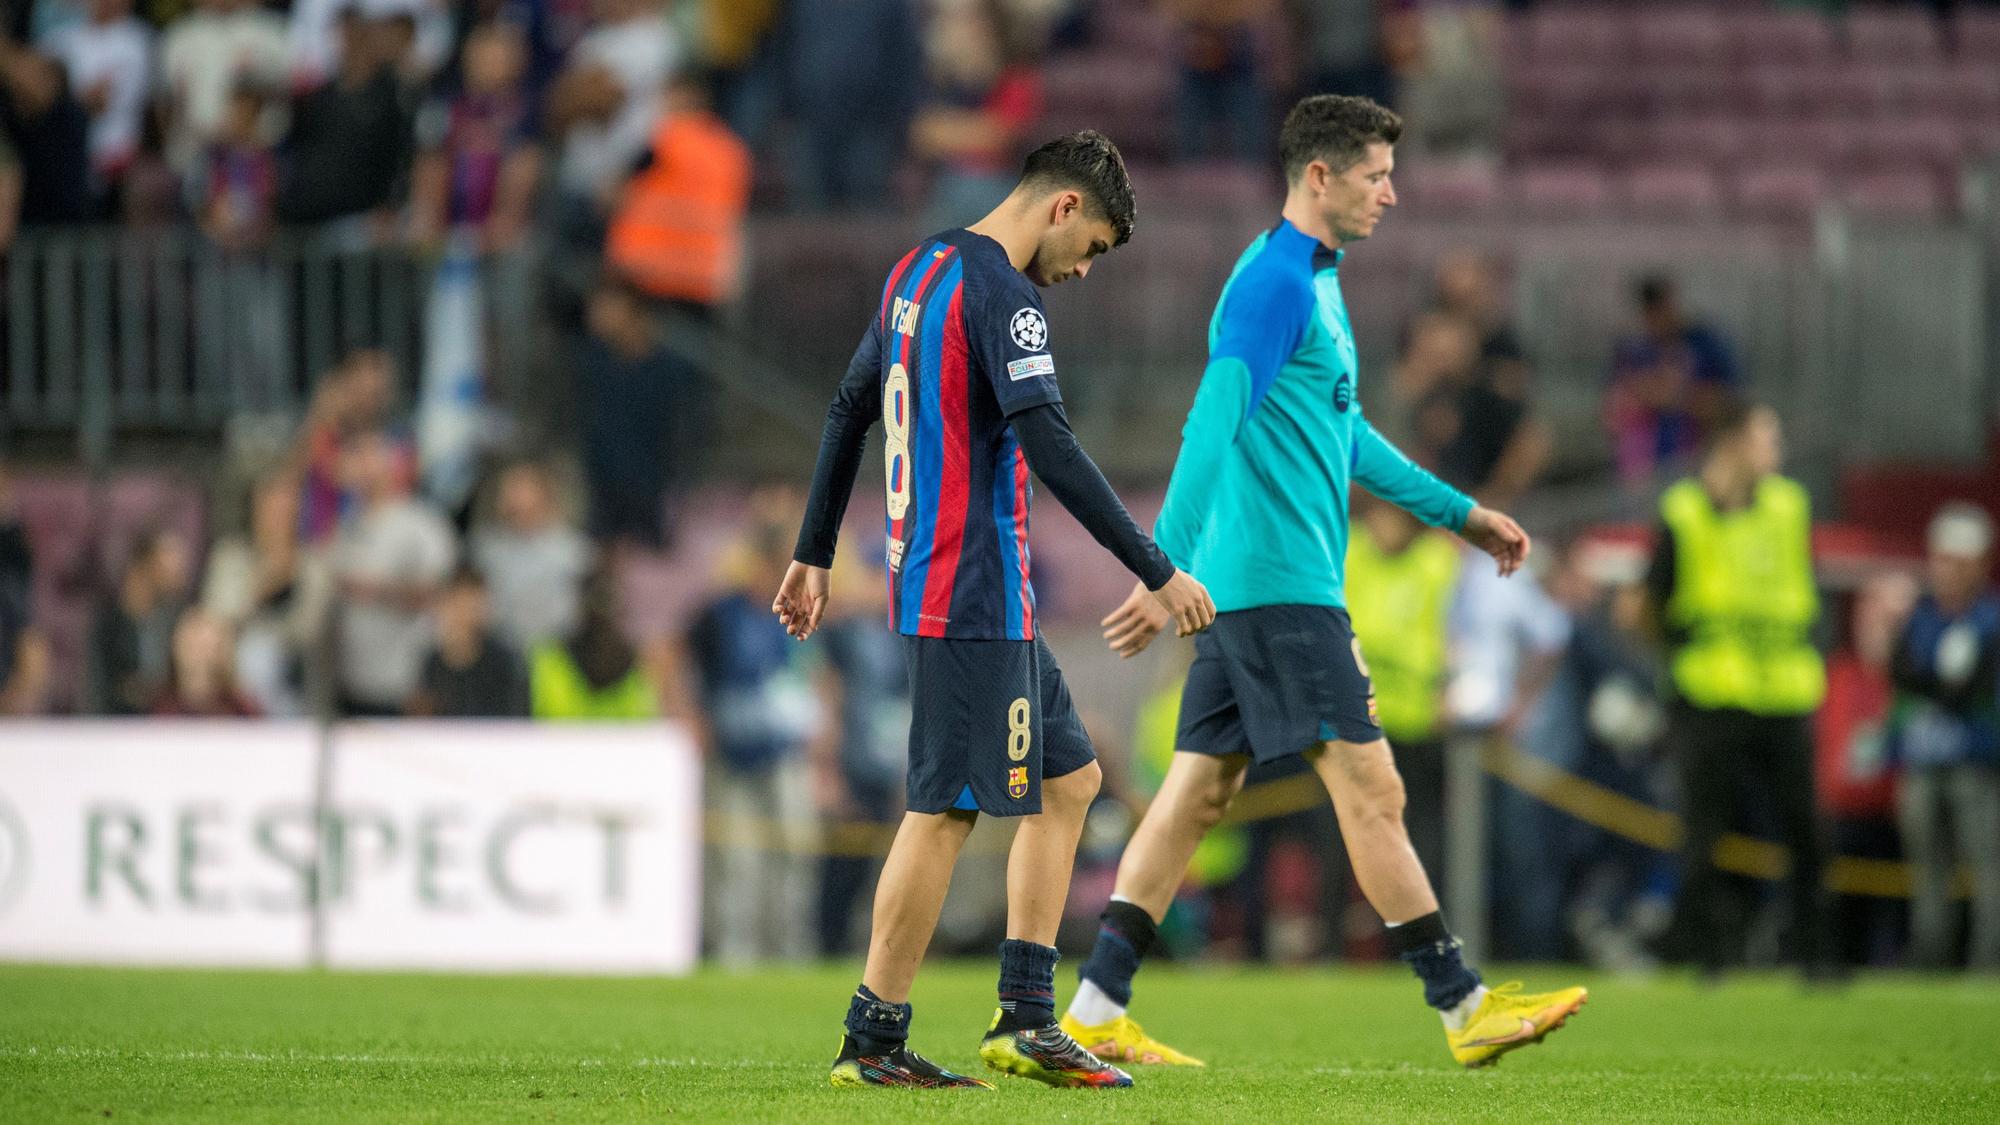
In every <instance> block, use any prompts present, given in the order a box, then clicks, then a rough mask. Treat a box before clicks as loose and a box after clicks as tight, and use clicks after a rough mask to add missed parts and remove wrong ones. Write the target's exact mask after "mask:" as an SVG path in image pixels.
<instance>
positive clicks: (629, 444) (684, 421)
mask: <svg viewBox="0 0 2000 1125" xmlns="http://www.w3.org/2000/svg"><path fill="white" fill-rule="evenodd" d="M577 367H578V373H579V375H580V376H581V379H582V383H583V385H582V387H581V395H580V397H581V398H582V399H583V472H584V481H585V486H586V488H587V490H588V492H589V494H590V534H591V536H592V537H593V538H595V539H597V540H598V541H599V542H632V543H637V544H641V545H645V546H653V547H657V546H661V545H663V544H664V543H665V542H666V539H667V532H668V531H669V530H670V528H669V527H668V526H667V525H665V524H663V520H664V519H665V517H664V515H663V511H662V504H663V503H665V502H666V500H667V499H668V498H669V496H670V495H671V496H672V497H674V498H678V496H679V495H680V493H681V492H682V491H683V490H685V489H686V488H687V485H688V481H689V477H690V475H691V473H692V471H693V465H694V462H695V459H696V455H697V451H698V449H699V446H700V440H699V438H698V437H697V433H698V429H697V427H698V426H699V422H698V421H697V420H696V418H695V410H694V408H693V406H692V404H693V403H696V402H698V401H699V397H698V391H697V389H696V388H695V387H694V386H692V385H691V384H692V382H693V380H694V378H695V375H694V372H693V371H692V369H691V368H689V366H688V365H687V364H686V363H684V362H682V361H681V360H680V359H678V358H677V357H676V356H674V354H673V353H671V352H669V351H668V350H667V348H666V346H665V345H664V344H663V343H661V341H660V330H659V326H658V325H657V324H655V323H654V321H653V317H652V315H651V313H650V312H649V311H648V310H647V307H646V303H645V300H644V299H643V298H642V297H641V296H640V295H639V294H638V293H637V292H635V291H634V290H633V289H632V288H631V287H630V286H629V285H626V284H623V283H621V282H619V281H617V280H616V279H609V278H607V279H606V280H605V281H604V282H602V283H601V284H599V286H598V287H597V291H596V292H595V293H593V294H592V295H591V298H590V336H589V337H588V338H587V339H586V340H585V341H584V343H583V347H582V352H581V355H580V358H579V362H578V364H577Z"/></svg>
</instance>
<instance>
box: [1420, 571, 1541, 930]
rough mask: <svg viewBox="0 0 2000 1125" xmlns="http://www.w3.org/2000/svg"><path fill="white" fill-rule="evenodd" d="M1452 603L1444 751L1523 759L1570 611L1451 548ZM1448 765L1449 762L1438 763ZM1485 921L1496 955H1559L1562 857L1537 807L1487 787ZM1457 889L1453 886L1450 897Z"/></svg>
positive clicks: (1506, 790)
mask: <svg viewBox="0 0 2000 1125" xmlns="http://www.w3.org/2000/svg"><path fill="white" fill-rule="evenodd" d="M1459 550H1460V552H1461V553H1462V555H1463V558H1462V560H1461V562H1460V567H1459V592H1458V598H1457V600H1456V601H1455V602H1453V603H1452V615H1451V616H1452V654H1451V666H1452V675H1451V683H1450V685H1449V686H1448V687H1447V688H1446V705H1447V707H1448V709H1449V712H1450V715H1451V718H1452V722H1453V725H1454V727H1455V728H1456V729H1455V730H1454V732H1453V735H1452V737H1451V745H1450V747H1449V748H1448V749H1447V751H1446V753H1447V755H1459V754H1463V755H1468V756H1471V755H1478V754H1480V753H1481V752H1482V751H1483V750H1484V749H1485V747H1486V745H1487V743H1488V742H1490V741H1491V740H1493V739H1494V738H1496V737H1497V738H1500V739H1503V740H1505V741H1507V742H1510V743H1512V744H1513V745H1514V746H1515V747H1516V748H1517V749H1520V750H1522V751H1524V752H1527V753H1531V754H1534V753H1539V752H1541V750H1542V748H1541V747H1539V746H1537V745H1536V744H1535V743H1534V741H1533V740H1532V739H1528V738H1526V737H1524V735H1525V733H1526V731H1527V725H1528V721H1529V720H1530V718H1531V717H1532V716H1533V715H1534V714H1535V713H1536V711H1537V709H1538V707H1539V705H1540V702H1541V698H1542V695H1543V693H1544V692H1545V691H1547V690H1548V688H1549V686H1550V685H1551V684H1552V683H1553V682H1554V680H1555V678H1556V675H1557V673H1558V672H1559V671H1560V670H1561V668H1562V662H1563V655H1564V653H1566V652H1567V651H1568V649H1569V644H1570V633H1571V622H1570V617H1569V614H1567V613H1565V612H1563V608H1562V606H1560V605H1558V604H1556V602H1555V601H1554V600H1553V599H1551V598H1550V597H1549V595H1548V593H1547V591H1545V590H1544V589H1543V588H1542V586H1541V583H1540V582H1538V581H1537V580H1536V578H1535V575H1534V574H1533V573H1531V572H1529V571H1521V572H1518V573H1516V574H1514V575H1513V576H1512V577H1509V578H1502V577H1500V574H1499V571H1498V568H1496V567H1495V566H1494V565H1493V560H1492V559H1490V558H1488V557H1487V556H1486V555H1485V554H1483V553H1481V552H1480V551H1478V550H1475V549H1473V548H1471V547H1469V546H1466V545H1463V544H1460V545H1459ZM1447 768H1449V762H1447ZM1486 805H1487V806H1488V807H1489V808H1491V809H1492V815H1493V818H1494V824H1493V830H1492V831H1491V832H1490V833H1488V834H1487V838H1488V839H1489V840H1491V841H1493V843H1494V848H1493V853H1492V856H1491V863H1492V869H1493V871H1494V872H1495V873H1496V875H1497V876H1498V879H1497V880H1496V882H1495V883H1494V884H1493V886H1492V888H1491V889H1492V892H1493V897H1492V904H1493V911H1492V917H1493V924H1494V928H1495V931H1496V936H1497V937H1498V938H1499V939H1500V940H1501V941H1502V942H1504V943H1505V944H1503V945H1502V946H1501V947H1500V948H1499V949H1496V950H1495V952H1496V953H1498V954H1500V955H1502V956H1509V957H1518V958H1523V959H1529V960H1558V959H1560V958H1561V956H1562V954H1563V949H1564V946H1565V939H1564V935H1563V924H1562V923H1563V914H1562V907H1563V887H1562V883H1563V877H1564V874H1565V870H1564V866H1565V863H1566V859H1567V857H1566V856H1565V855H1564V854H1563V851H1562V848H1561V846H1560V841H1559V840H1556V839H1554V838H1552V837H1551V836H1550V834H1549V833H1548V831H1547V826H1548V823H1549V820H1548V816H1549V814H1548V812H1547V808H1546V806H1544V805H1542V804H1541V803H1540V802H1538V801H1536V800H1534V799H1533V798H1531V797H1528V796H1527V795H1525V794H1523V793H1521V792H1520V791H1518V790H1515V789H1512V788H1511V787H1506V786H1497V787H1493V788H1492V790H1491V792H1490V795H1489V796H1488V799H1487V801H1486ZM1463 890H1465V888H1462V887H1459V886H1457V885H1456V884H1454V891H1453V895H1454V897H1457V895H1458V893H1459V892H1460V891H1463Z"/></svg>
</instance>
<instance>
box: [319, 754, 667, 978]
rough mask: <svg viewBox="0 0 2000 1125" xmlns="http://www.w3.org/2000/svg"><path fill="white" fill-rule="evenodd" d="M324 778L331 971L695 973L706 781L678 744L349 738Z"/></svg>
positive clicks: (326, 886) (326, 885)
mask: <svg viewBox="0 0 2000 1125" xmlns="http://www.w3.org/2000/svg"><path fill="white" fill-rule="evenodd" d="M328 776H329V788H330V794H331V805H332V807H333V808H334V809H336V810H337V816H336V818H335V822H334V823H333V824H332V825H331V826H330V827H329V831H328V834H327V851H326V864H325V866H324V868H323V874H324V883H323V887H322V889H323V892H324V896H325V898H324V903H325V926H326V932H325V941H326V945H325V950H326V961H327V964H329V965H332V966H334V967H337V968H391V967H393V968H427V969H475V970H492V971H505V970H551V971H578V970H582V971H591V972H631V973H656V972H678V971H684V970H686V969H689V968H691V967H692V966H693V964H694V961H695V957H696V953H697V946H696V943H697V940H698V925H697V902H698V884H697V879H698V878H699V855H700V853H699V840H700V831H701V829H700V825H701V821H700V816H701V779H700V775H699V772H698V769H697V766H696V763H695V755H694V751H693V748H692V745H691V744H690V743H689V742H688V740H687V739H686V738H685V737H684V736H683V735H682V734H681V733H680V731H679V729H678V728H673V727H665V726H660V725H654V724H644V725H624V724H606V725H588V726H586V725H562V724H548V725H542V726H532V725H524V724H500V723H496V724H456V723H454V724H437V723H381V724H373V723H357V724H352V725H348V726H343V727H341V728H339V729H338V730H337V731H336V733H335V736H334V746H333V758H332V767H331V769H330V771H329V775H328Z"/></svg>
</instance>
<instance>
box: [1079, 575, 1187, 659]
mask: <svg viewBox="0 0 2000 1125" xmlns="http://www.w3.org/2000/svg"><path fill="white" fill-rule="evenodd" d="M1173 620H1174V619H1173V615H1172V614H1170V613H1168V612H1167V607H1165V606H1163V605H1161V604H1160V601H1159V599H1158V598H1155V597H1154V596H1153V592H1152V591H1151V590H1148V589H1146V584H1145V583H1144V582H1139V583H1135V584H1134V585H1133V587H1132V593H1131V594H1130V595H1129V596H1127V597H1126V599H1125V601H1124V604H1122V605H1120V606H1119V607H1118V608H1117V609H1114V610H1112V611H1111V614H1110V616H1108V617H1106V618H1105V619H1104V620H1102V621H1100V622H1098V624H1099V625H1102V626H1104V640H1105V642H1106V643H1107V644H1109V645H1110V646H1111V651H1112V652H1115V653H1117V654H1118V655H1119V656H1122V657H1125V658H1127V659H1130V658H1132V657H1134V656H1137V655H1139V654H1140V653H1142V652H1144V651H1146V646H1147V645H1149V644H1152V643H1153V638H1154V637H1157V636H1159V635H1160V630H1162V629H1164V628H1166V627H1167V626H1168V625H1170V624H1172V623H1173Z"/></svg>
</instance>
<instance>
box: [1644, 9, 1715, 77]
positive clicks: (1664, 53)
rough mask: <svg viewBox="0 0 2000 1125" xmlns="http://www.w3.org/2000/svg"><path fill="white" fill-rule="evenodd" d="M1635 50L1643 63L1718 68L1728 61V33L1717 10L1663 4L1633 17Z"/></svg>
mask: <svg viewBox="0 0 2000 1125" xmlns="http://www.w3.org/2000/svg"><path fill="white" fill-rule="evenodd" d="M1632 40H1633V47H1634V53H1635V54H1636V56H1637V57H1638V60H1639V62H1641V63H1642V64H1650V65H1655V66H1679V67H1688V68H1691V69H1692V68H1703V67H1707V68H1717V67H1722V66H1725V65H1727V64H1728V62H1729V35H1728V32H1727V31H1726V30H1725V28H1724V26H1723V23H1722V21H1721V20H1718V19H1717V18H1716V13H1715V12H1714V11H1713V10H1710V9H1703V8H1662V9H1659V10H1657V11H1650V12H1641V13H1640V14H1639V16H1638V18H1637V19H1636V20H1634V21H1633V27H1632Z"/></svg>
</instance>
